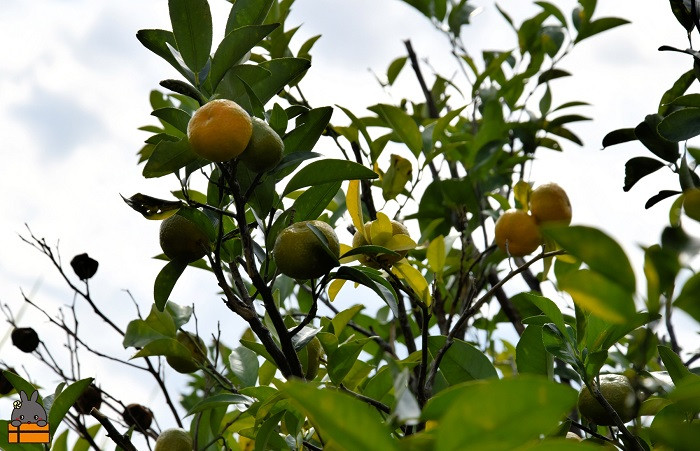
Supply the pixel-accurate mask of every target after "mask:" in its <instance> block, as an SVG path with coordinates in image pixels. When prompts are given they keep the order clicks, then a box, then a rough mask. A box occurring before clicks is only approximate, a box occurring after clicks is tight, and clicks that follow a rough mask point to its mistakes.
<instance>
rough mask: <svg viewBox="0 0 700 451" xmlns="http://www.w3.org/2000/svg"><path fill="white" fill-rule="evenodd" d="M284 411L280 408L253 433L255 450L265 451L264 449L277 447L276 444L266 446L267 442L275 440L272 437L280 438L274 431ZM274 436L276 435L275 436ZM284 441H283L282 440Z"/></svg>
mask: <svg viewBox="0 0 700 451" xmlns="http://www.w3.org/2000/svg"><path fill="white" fill-rule="evenodd" d="M285 413H286V412H285V411H284V410H281V411H279V412H277V413H276V414H274V415H271V416H270V417H269V418H267V419H266V420H265V421H264V422H263V424H262V426H260V428H259V429H258V430H257V432H256V434H255V451H265V450H266V449H279V448H278V447H277V446H270V447H268V443H270V445H272V443H274V442H275V440H273V439H274V438H277V440H281V437H280V436H279V434H278V433H277V432H276V431H275V430H276V429H277V424H278V423H279V422H280V420H281V419H282V416H283V415H284V414H285ZM275 436H276V437H275ZM282 443H284V441H282Z"/></svg>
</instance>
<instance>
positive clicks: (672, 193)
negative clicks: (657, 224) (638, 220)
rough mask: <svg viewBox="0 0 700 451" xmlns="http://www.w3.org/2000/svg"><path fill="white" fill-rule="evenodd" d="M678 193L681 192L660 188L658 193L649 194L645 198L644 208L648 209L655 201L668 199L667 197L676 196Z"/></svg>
mask: <svg viewBox="0 0 700 451" xmlns="http://www.w3.org/2000/svg"><path fill="white" fill-rule="evenodd" d="M678 194H681V192H680V191H675V190H667V189H662V190H661V191H659V193H658V194H655V195H653V196H651V197H650V198H649V200H647V202H646V203H645V204H644V208H645V209H649V208H651V207H653V206H654V205H656V204H657V203H659V202H661V201H662V200H664V199H668V198H669V197H672V196H676V195H678Z"/></svg>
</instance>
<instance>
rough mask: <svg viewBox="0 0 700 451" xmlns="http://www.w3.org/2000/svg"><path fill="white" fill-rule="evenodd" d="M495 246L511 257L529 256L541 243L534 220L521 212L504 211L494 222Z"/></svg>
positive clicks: (513, 210)
mask: <svg viewBox="0 0 700 451" xmlns="http://www.w3.org/2000/svg"><path fill="white" fill-rule="evenodd" d="M495 235H496V244H497V245H498V247H499V248H500V249H501V250H502V251H503V252H506V253H508V254H510V255H512V256H513V257H522V256H524V255H528V254H531V253H532V252H534V251H535V249H537V248H538V247H539V245H540V244H541V243H542V236H541V235H540V229H539V228H538V227H537V222H535V218H533V217H532V216H530V215H529V214H527V213H526V212H524V211H523V210H515V209H511V210H508V211H506V212H505V213H503V214H502V215H501V217H500V218H498V221H496V230H495Z"/></svg>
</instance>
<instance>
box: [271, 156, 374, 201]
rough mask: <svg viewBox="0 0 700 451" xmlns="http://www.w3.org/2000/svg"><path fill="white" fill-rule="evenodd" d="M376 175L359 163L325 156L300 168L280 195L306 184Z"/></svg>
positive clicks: (365, 177)
mask: <svg viewBox="0 0 700 451" xmlns="http://www.w3.org/2000/svg"><path fill="white" fill-rule="evenodd" d="M377 177H378V176H377V174H376V173H375V172H374V171H373V170H371V169H369V168H367V167H365V166H363V165H361V164H358V163H354V162H352V161H347V160H334V159H331V158H326V159H323V160H320V161H314V162H313V163H310V164H309V165H308V166H305V167H303V168H301V169H300V170H299V171H298V172H297V173H296V174H294V176H293V177H292V179H291V180H290V181H289V183H287V186H286V187H285V189H284V191H283V192H282V195H283V196H284V195H286V194H289V193H291V192H292V191H295V190H297V189H299V188H304V187H306V186H314V185H320V184H322V183H331V182H338V181H342V180H357V179H375V178H377Z"/></svg>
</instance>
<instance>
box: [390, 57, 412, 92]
mask: <svg viewBox="0 0 700 451" xmlns="http://www.w3.org/2000/svg"><path fill="white" fill-rule="evenodd" d="M407 59H408V58H407V57H405V56H402V57H401V58H396V59H395V60H394V61H392V62H391V64H389V69H387V71H386V78H387V80H388V82H389V84H390V85H393V84H394V81H395V80H396V77H398V76H399V73H400V72H401V69H403V67H404V66H405V65H406V60H407Z"/></svg>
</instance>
